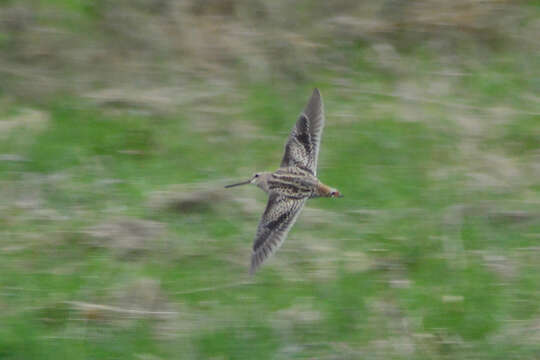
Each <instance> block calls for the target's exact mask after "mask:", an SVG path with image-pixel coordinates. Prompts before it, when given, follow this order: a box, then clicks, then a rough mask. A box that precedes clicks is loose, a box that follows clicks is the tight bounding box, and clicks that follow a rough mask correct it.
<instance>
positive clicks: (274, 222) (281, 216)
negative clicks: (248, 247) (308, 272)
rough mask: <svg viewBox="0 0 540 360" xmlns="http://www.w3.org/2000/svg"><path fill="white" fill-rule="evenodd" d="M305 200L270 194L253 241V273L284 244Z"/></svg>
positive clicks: (251, 270) (251, 269)
mask: <svg viewBox="0 0 540 360" xmlns="http://www.w3.org/2000/svg"><path fill="white" fill-rule="evenodd" d="M305 202H306V199H292V198H288V197H284V196H281V195H278V194H275V193H271V194H270V196H269V198H268V203H267V205H266V210H265V211H264V213H263V216H262V218H261V221H260V222H259V227H258V228H257V235H256V236H255V241H254V243H253V253H252V255H251V267H250V271H249V272H250V273H251V274H253V273H255V271H256V270H257V268H258V267H259V266H260V265H261V264H262V263H263V262H264V261H265V260H266V259H267V258H269V257H270V256H271V255H272V254H273V253H274V252H276V250H277V249H278V248H279V247H280V246H281V244H283V241H284V240H285V238H286V237H287V233H288V232H289V230H290V229H291V227H292V226H293V224H294V223H295V221H296V218H297V217H298V214H300V211H301V210H302V208H303V207H304V203H305Z"/></svg>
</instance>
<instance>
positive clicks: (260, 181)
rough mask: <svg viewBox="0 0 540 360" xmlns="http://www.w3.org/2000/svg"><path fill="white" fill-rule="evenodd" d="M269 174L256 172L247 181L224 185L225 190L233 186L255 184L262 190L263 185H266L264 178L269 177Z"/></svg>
mask: <svg viewBox="0 0 540 360" xmlns="http://www.w3.org/2000/svg"><path fill="white" fill-rule="evenodd" d="M269 174H270V173H269V172H257V173H255V174H253V175H252V176H251V178H250V179H249V180H246V181H242V182H239V183H236V184H231V185H226V186H225V187H226V188H231V187H234V186H240V185H247V184H255V185H257V186H258V187H260V188H264V185H265V184H266V178H267V176H268V175H269Z"/></svg>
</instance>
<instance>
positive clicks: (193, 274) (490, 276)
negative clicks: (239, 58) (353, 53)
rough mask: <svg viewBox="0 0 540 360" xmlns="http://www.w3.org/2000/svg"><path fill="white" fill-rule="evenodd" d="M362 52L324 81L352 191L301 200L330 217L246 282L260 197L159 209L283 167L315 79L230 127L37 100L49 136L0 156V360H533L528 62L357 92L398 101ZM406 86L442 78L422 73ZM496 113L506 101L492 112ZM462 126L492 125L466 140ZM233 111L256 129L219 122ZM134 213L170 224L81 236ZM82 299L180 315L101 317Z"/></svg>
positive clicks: (29, 136) (192, 114)
mask: <svg viewBox="0 0 540 360" xmlns="http://www.w3.org/2000/svg"><path fill="white" fill-rule="evenodd" d="M58 3H62V4H65V5H66V6H67V4H72V3H68V2H65V1H62V2H58ZM77 4H79V2H74V3H73V4H72V5H69V6H74V7H78V6H82V5H77ZM80 4H82V3H80ZM503 55H504V56H502V57H503V58H504V57H506V56H511V55H510V54H503ZM363 56H364V54H363V52H362V51H360V52H359V55H358V57H359V58H358V59H356V60H354V59H353V60H352V61H353V62H356V64H355V66H356V67H355V68H356V69H357V70H358V71H359V72H362V71H365V72H366V76H362V75H358V79H353V80H352V81H353V87H352V89H350V90H349V91H348V92H347V91H344V90H343V89H340V88H339V86H335V85H331V84H332V81H331V80H332V79H333V78H334V77H335V78H338V77H339V74H337V73H334V72H333V71H331V70H324V71H323V70H321V75H320V83H321V84H323V85H324V84H328V85H326V86H321V90H322V91H323V94H324V96H325V100H326V105H327V106H326V110H327V127H326V130H325V135H324V138H323V143H322V150H321V159H320V165H321V169H320V177H321V179H322V180H323V181H324V182H325V183H328V184H331V185H333V186H336V187H337V188H339V189H340V191H341V192H342V193H344V194H345V197H344V198H343V199H339V200H336V201H334V200H328V199H317V200H312V201H310V202H309V203H308V208H316V209H319V210H321V211H323V214H324V216H327V217H328V219H311V218H309V217H308V214H304V216H301V217H300V219H299V221H298V224H297V226H295V228H294V229H293V231H292V232H291V234H290V236H289V240H288V241H287V242H286V243H285V244H284V246H283V248H282V250H281V251H280V252H278V254H277V255H276V256H275V258H273V259H272V260H271V261H269V262H268V263H267V264H265V266H264V267H263V268H262V269H261V270H260V272H259V273H258V274H257V275H256V276H255V277H254V278H253V279H251V280H250V282H249V283H246V282H247V281H248V277H247V263H248V258H249V254H250V250H249V249H250V246H251V240H252V238H253V234H254V232H255V229H256V225H257V221H258V216H259V213H260V212H261V211H262V210H263V207H264V201H265V196H264V195H263V194H261V193H259V192H256V191H250V190H246V189H240V188H239V189H234V190H224V189H223V190H222V191H223V192H225V191H229V192H230V193H231V194H232V196H233V197H240V198H255V199H256V201H257V202H256V204H257V205H256V208H257V209H258V210H257V211H255V213H253V214H249V213H247V212H246V211H245V210H242V208H241V205H240V204H238V203H237V202H235V201H234V199H232V198H226V199H225V200H219V201H218V203H217V204H215V205H214V206H212V205H211V206H201V207H196V208H194V209H192V210H190V211H185V212H175V211H172V210H170V209H155V208H152V207H149V206H148V201H149V198H150V197H151V196H152V193H153V192H155V191H161V190H166V189H169V187H170V186H171V185H174V184H199V183H207V182H210V183H211V184H214V185H208V186H214V187H215V188H220V186H221V185H222V183H226V181H228V180H230V179H231V178H242V177H246V176H248V175H249V174H250V172H254V171H257V170H265V169H270V170H271V169H273V168H275V167H277V165H278V164H279V160H280V158H281V151H282V147H283V142H284V141H285V137H286V134H287V133H288V131H289V129H290V128H291V126H292V124H293V122H294V120H295V118H296V116H297V114H298V113H299V111H300V110H301V108H302V106H303V104H304V102H305V101H306V99H307V97H308V95H309V91H310V90H307V89H308V87H307V86H306V85H305V84H301V85H297V86H292V87H289V88H287V87H286V86H283V88H281V87H279V86H275V87H273V86H272V85H271V84H267V83H258V84H244V85H243V87H241V88H240V90H239V91H240V92H241V95H242V98H243V99H245V101H243V102H242V103H241V104H230V105H229V106H230V107H231V108H234V110H237V111H236V112H235V113H234V115H231V114H229V113H226V114H220V115H219V121H213V120H215V119H211V118H205V117H200V118H198V117H196V111H195V110H191V111H186V112H181V113H175V114H174V115H158V116H153V115H148V114H144V113H137V114H136V113H130V112H129V111H125V110H118V111H111V110H110V109H104V108H100V107H99V106H96V105H93V104H91V103H88V102H86V101H83V100H81V99H78V98H69V99H61V100H59V101H56V102H55V101H53V102H51V103H50V104H46V105H43V106H42V107H41V108H40V109H39V110H40V111H42V112H44V113H46V114H48V116H49V120H48V122H47V125H46V126H45V128H44V129H42V130H32V129H17V130H13V131H11V132H9V133H7V135H5V137H4V138H3V139H2V141H1V142H0V154H18V155H20V156H22V157H23V158H24V159H25V161H20V162H17V161H0V186H1V187H0V195H1V196H2V199H3V200H0V248H1V251H0V309H1V310H3V311H2V312H0V357H1V358H2V359H43V358H46V359H48V358H50V359H56V358H69V359H120V358H122V359H123V358H138V359H165V358H182V359H208V358H216V359H217V358H219V359H221V358H223V359H241V358H245V359H251V358H257V359H278V358H279V359H282V358H283V359H294V358H321V359H324V358H340V359H341V358H344V359H347V358H350V359H357V358H385V359H450V358H459V359H467V358H470V359H473V358H474V359H496V358H500V359H533V358H537V357H538V356H539V354H540V346H539V345H538V344H539V342H538V336H539V334H538V330H537V326H538V321H540V308H539V306H538V304H539V303H540V302H539V301H540V298H539V285H538V284H540V275H539V274H540V272H539V270H540V265H539V264H540V261H539V260H540V259H539V257H540V252H539V251H538V246H537V243H538V240H539V237H538V236H539V234H540V223H539V222H538V215H539V214H540V208H539V206H538V200H539V197H538V195H539V192H538V191H539V190H540V189H539V183H538V181H537V179H536V180H535V178H534V175H533V174H538V169H537V164H535V161H536V160H537V157H538V144H539V143H540V142H539V140H540V139H539V137H538V135H539V133H538V130H539V129H538V123H539V122H538V115H535V114H538V106H537V105H535V103H533V102H531V101H528V100H524V97H525V95H527V94H530V93H532V92H533V91H534V86H535V85H534V84H533V83H532V82H531V80H530V78H529V77H528V76H527V73H526V72H524V71H521V70H520V68H519V66H518V65H519V64H518V62H517V61H516V62H512V61H501V62H499V61H493V62H492V63H488V64H485V66H484V67H480V68H473V69H469V71H470V73H469V74H467V75H466V76H464V78H463V79H460V80H459V81H456V82H455V83H454V84H453V85H452V86H453V91H451V92H450V93H448V94H447V95H441V96H439V97H435V96H434V97H433V98H432V99H435V100H437V101H435V102H429V101H428V102H423V101H422V99H421V98H420V97H419V99H418V100H417V101H416V102H415V100H411V99H410V98H407V99H404V98H400V97H399V96H385V95H384V93H382V94H365V93H356V92H355V89H356V88H357V87H358V88H360V87H361V86H365V83H363V82H362V81H363V80H366V81H369V83H373V84H374V85H375V88H378V89H388V90H390V91H389V92H388V94H389V95H391V94H394V90H395V89H397V88H399V84H400V82H401V81H403V79H402V77H400V76H398V75H395V74H394V75H392V74H389V73H388V72H387V71H384V70H380V69H379V70H378V69H377V67H376V66H373V65H369V66H368V65H366V64H363V63H362V61H364V58H363ZM409 56H411V58H406V59H405V60H404V61H415V60H418V61H420V62H425V63H426V64H427V65H428V67H427V68H430V69H437V68H438V67H439V66H440V64H438V63H437V62H436V61H434V60H433V58H436V57H435V55H432V56H431V57H430V56H426V57H423V56H421V54H414V53H413V54H412V55H409ZM368 71H369V75H367V74H368ZM422 76H424V77H423V78H422ZM426 77H427V78H426ZM407 80H408V81H417V82H418V85H420V87H421V86H422V85H424V84H428V83H429V82H430V81H429V80H430V78H429V75H425V74H424V75H422V73H421V72H420V71H419V73H418V74H412V75H410V78H408V79H407ZM441 81H444V80H441ZM460 94H461V95H460ZM522 95H523V96H522ZM210 101H211V100H210ZM456 103H463V104H465V105H468V106H474V109H466V110H464V109H463V108H459V107H453V105H452V104H456ZM23 105H24V104H12V105H11V106H12V108H11V109H9V111H8V110H6V111H5V113H6V114H7V115H6V117H8V118H9V116H11V115H13V114H14V113H15V114H16V113H17V110H16V108H18V107H23ZM493 106H501V107H507V108H511V109H513V111H510V112H508V113H507V114H508V115H507V116H506V117H505V119H504V121H501V122H497V123H491V122H490V120H489V117H490V116H491V115H490V114H492V113H491V111H492V108H493ZM407 111H409V112H412V113H413V115H414V116H417V119H416V121H410V120H406V119H405V118H406V117H407V118H410V114H405V112H407ZM344 112H345V113H351V114H352V118H348V117H346V116H340V115H338V114H343V113H344ZM460 117H468V118H470V121H477V122H478V126H481V127H482V128H483V131H481V132H478V133H468V131H467V130H464V129H463V125H462V123H460V122H459V118H460ZM201 121H203V122H204V121H207V122H208V124H209V125H208V126H206V127H205V126H199V127H198V126H197V125H201V123H198V122H201ZM241 121H244V122H247V123H249V124H252V125H253V126H254V127H255V129H254V130H250V131H253V132H254V134H253V136H244V135H246V134H243V133H241V131H232V130H231V129H230V128H229V126H230V125H231V126H232V125H238V124H239V123H240V122H241ZM465 128H467V126H465ZM248 135H249V134H248ZM535 154H536V155H535ZM494 157H495V160H494ZM496 159H499V160H496ZM535 159H536V160H535ZM497 161H499V162H497ZM505 166H506V167H505ZM535 166H536V170H535ZM534 171H536V173H535V172H534ZM512 174H513V175H512ZM480 175H481V176H480ZM106 180H110V181H106ZM23 200H26V201H27V202H26V203H25V202H24V201H23ZM40 210H41V211H43V210H47V211H48V214H50V213H53V214H54V216H44V215H43V213H42V212H40ZM516 212H518V213H519V214H521V215H520V216H517V217H516V216H513V215H512V214H515V213H516ZM125 216H127V217H132V218H138V219H151V220H154V221H159V222H163V223H164V224H165V226H166V234H165V235H164V238H163V239H156V240H155V244H154V246H152V247H151V248H150V249H149V250H147V251H143V253H142V254H133V255H130V256H119V255H118V254H117V253H116V252H115V251H114V249H113V248H111V247H110V246H108V245H105V246H96V245H95V244H93V243H92V241H91V240H89V236H88V235H87V233H86V232H85V230H86V229H87V228H88V227H91V226H94V225H96V224H98V223H101V222H103V221H107V220H108V219H115V218H118V217H125ZM351 254H352V255H354V254H357V255H358V254H360V255H362V256H360V255H359V256H358V257H353V256H352V255H351ZM366 259H367V260H366ZM362 261H364V262H366V264H365V266H362V264H363V263H362ZM140 279H153V280H155V281H156V282H157V284H158V287H159V291H158V292H157V295H156V293H155V292H153V290H151V289H146V290H143V293H142V295H141V294H139V295H137V294H138V293H135V295H133V293H129V292H128V295H127V297H128V300H133V301H134V303H130V301H128V300H126V299H125V297H126V295H124V298H123V297H122V296H121V295H118V294H122V291H124V290H123V289H125V288H129V286H130V284H131V285H132V284H134V283H135V284H136V283H137V281H139V280H140ZM145 292H148V294H146V295H147V296H150V297H153V296H157V298H159V299H158V300H155V301H153V300H152V301H150V302H148V300H140V299H139V297H140V298H141V299H142V298H144V296H145ZM119 299H120V300H119ZM122 299H123V300H122ZM139 300H140V301H142V302H137V301H139ZM73 301H79V302H86V303H95V304H102V305H107V306H112V307H114V308H130V306H131V304H135V305H136V306H138V307H139V308H140V307H143V308H144V307H146V308H147V307H148V306H150V307H152V306H154V307H155V308H151V309H148V310H149V311H150V310H153V311H159V310H161V311H175V312H178V314H177V315H175V316H169V317H168V318H162V317H155V316H151V315H148V316H143V315H140V316H136V315H135V316H134V315H128V314H126V313H122V312H121V311H120V312H114V311H112V312H108V311H107V310H99V311H98V310H96V313H95V314H93V313H91V311H88V312H85V311H83V310H81V309H78V308H76V307H73V306H72V305H71V304H72V302H73ZM141 304H142V305H141ZM535 326H536V327H535Z"/></svg>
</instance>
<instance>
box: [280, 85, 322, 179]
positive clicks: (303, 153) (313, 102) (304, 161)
mask: <svg viewBox="0 0 540 360" xmlns="http://www.w3.org/2000/svg"><path fill="white" fill-rule="evenodd" d="M323 128H324V107H323V101H322V97H321V93H320V92H319V90H318V89H315V90H313V94H312V95H311V98H310V99H309V102H308V103H307V105H306V107H305V109H304V111H303V112H302V113H301V114H300V117H299V118H298V120H297V121H296V124H295V125H294V127H293V129H292V131H291V134H290V135H289V138H288V139H287V143H286V144H285V154H284V155H283V159H282V160H281V167H289V166H294V167H298V168H301V169H304V170H307V171H309V172H310V173H312V174H313V175H316V174H317V158H318V157H319V147H320V143H321V137H322V132H323Z"/></svg>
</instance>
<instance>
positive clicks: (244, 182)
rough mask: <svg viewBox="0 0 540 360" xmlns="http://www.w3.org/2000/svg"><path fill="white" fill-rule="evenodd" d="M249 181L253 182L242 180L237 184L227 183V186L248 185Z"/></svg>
mask: <svg viewBox="0 0 540 360" xmlns="http://www.w3.org/2000/svg"><path fill="white" fill-rule="evenodd" d="M249 183H251V180H247V181H242V182H239V183H236V184H231V185H225V187H226V188H232V187H235V186H240V185H247V184H249Z"/></svg>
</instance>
